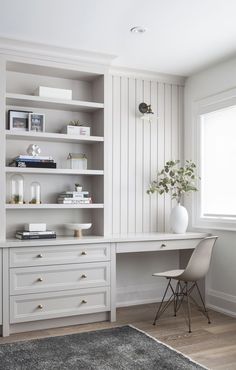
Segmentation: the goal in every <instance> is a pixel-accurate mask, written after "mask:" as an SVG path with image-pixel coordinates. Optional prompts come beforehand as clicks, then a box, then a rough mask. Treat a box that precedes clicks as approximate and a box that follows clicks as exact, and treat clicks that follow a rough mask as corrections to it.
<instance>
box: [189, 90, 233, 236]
mask: <svg viewBox="0 0 236 370" xmlns="http://www.w3.org/2000/svg"><path fill="white" fill-rule="evenodd" d="M232 105H236V88H235V89H231V90H228V91H224V92H221V93H219V94H216V95H212V96H210V97H207V98H204V99H201V100H198V101H196V102H195V103H194V106H193V127H192V133H193V140H192V143H193V146H192V148H193V159H194V161H195V163H196V165H197V169H198V176H200V177H201V175H202V168H201V163H202V158H201V153H202V141H201V135H202V132H201V126H202V123H201V115H203V114H206V113H210V112H213V111H216V110H220V109H223V108H227V107H230V106H232ZM201 186H202V185H201V180H197V188H198V189H199V191H197V192H196V193H194V195H193V197H192V226H193V227H195V228H207V229H218V230H233V231H234V230H236V216H235V217H227V216H224V217H223V216H212V217H210V216H202V215H201V202H202V196H201Z"/></svg>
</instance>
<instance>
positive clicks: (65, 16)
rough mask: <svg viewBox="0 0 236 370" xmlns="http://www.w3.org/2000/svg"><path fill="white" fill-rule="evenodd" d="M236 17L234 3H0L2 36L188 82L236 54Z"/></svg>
mask: <svg viewBox="0 0 236 370" xmlns="http://www.w3.org/2000/svg"><path fill="white" fill-rule="evenodd" d="M235 15H236V0H146V1H144V0H142V1H141V0H0V36H2V37H9V38H15V39H21V40H27V41H33V42H40V43H45V44H51V45H57V46H63V47H70V48H75V49H80V50H87V51H96V52H100V53H108V54H114V55H116V56H117V58H115V59H114V61H113V65H116V66H124V67H130V68H138V69H144V70H149V71H156V72H162V73H169V74H177V75H182V76H188V75H191V74H192V73H194V72H196V71H198V70H200V69H202V68H204V67H206V66H208V65H210V64H212V63H216V62H217V61H220V60H221V59H226V58H228V57H230V56H232V55H233V54H234V53H236V21H235ZM138 25H142V26H144V27H146V28H147V32H146V33H145V34H132V33H131V32H130V31H129V30H130V28H131V27H133V26H138Z"/></svg>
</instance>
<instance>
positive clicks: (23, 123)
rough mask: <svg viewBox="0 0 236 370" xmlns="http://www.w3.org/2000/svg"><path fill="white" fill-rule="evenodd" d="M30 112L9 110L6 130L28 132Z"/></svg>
mask: <svg viewBox="0 0 236 370" xmlns="http://www.w3.org/2000/svg"><path fill="white" fill-rule="evenodd" d="M30 113H32V112H30V111H23V110H9V111H8V129H9V130H11V131H28V129H29V114H30Z"/></svg>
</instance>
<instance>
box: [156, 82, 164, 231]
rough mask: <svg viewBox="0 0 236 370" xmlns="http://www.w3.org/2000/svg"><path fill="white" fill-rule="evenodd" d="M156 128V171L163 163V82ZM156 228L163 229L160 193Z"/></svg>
mask: <svg viewBox="0 0 236 370" xmlns="http://www.w3.org/2000/svg"><path fill="white" fill-rule="evenodd" d="M157 102H158V117H159V119H158V128H157V160H158V167H157V168H158V171H160V170H161V169H162V168H163V166H164V163H165V84H164V83H158V99H157ZM157 230H158V231H159V232H160V231H164V230H165V198H164V196H162V195H158V197H157Z"/></svg>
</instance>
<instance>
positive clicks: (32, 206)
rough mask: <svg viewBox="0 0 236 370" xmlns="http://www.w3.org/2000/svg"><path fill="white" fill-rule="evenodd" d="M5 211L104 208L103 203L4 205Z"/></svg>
mask: <svg viewBox="0 0 236 370" xmlns="http://www.w3.org/2000/svg"><path fill="white" fill-rule="evenodd" d="M5 208H6V209H11V210H12V209H14V210H15V209H19V210H20V209H21V210H22V209H71V208H72V209H83V208H85V209H95V208H104V204H103V203H91V204H57V203H55V204H6V206H5Z"/></svg>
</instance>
